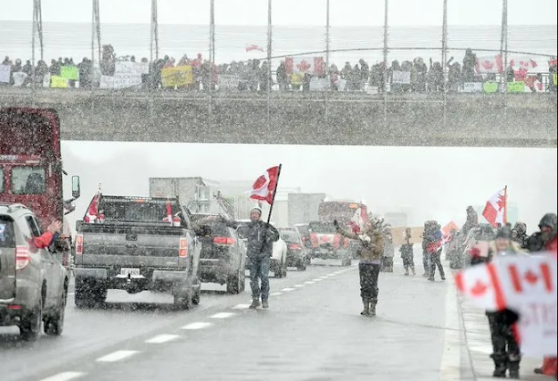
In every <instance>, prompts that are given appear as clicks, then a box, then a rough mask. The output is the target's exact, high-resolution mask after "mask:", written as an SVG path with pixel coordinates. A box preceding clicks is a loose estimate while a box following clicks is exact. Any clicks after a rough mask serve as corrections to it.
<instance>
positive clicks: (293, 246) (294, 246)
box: [289, 243, 302, 250]
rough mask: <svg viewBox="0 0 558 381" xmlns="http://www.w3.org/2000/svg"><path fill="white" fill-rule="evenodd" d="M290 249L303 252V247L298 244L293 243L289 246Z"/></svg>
mask: <svg viewBox="0 0 558 381" xmlns="http://www.w3.org/2000/svg"><path fill="white" fill-rule="evenodd" d="M289 249H290V250H302V246H300V245H299V244H298V243H291V244H290V245H289Z"/></svg>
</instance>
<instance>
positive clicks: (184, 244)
mask: <svg viewBox="0 0 558 381" xmlns="http://www.w3.org/2000/svg"><path fill="white" fill-rule="evenodd" d="M178 256H179V257H180V258H188V239H187V238H180V247H179V249H178Z"/></svg>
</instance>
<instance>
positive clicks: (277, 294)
mask: <svg viewBox="0 0 558 381" xmlns="http://www.w3.org/2000/svg"><path fill="white" fill-rule="evenodd" d="M281 295H283V293H282V292H272V293H271V294H269V296H281Z"/></svg>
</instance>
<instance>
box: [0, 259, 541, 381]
mask: <svg viewBox="0 0 558 381" xmlns="http://www.w3.org/2000/svg"><path fill="white" fill-rule="evenodd" d="M415 260H416V263H417V264H420V263H421V258H420V256H419V255H416V256H415ZM420 273H421V272H420V271H417V275H416V276H408V277H406V276H404V275H403V270H402V266H401V263H400V260H399V259H398V258H396V266H395V272H394V273H392V274H386V273H382V274H381V276H380V302H379V304H378V316H376V317H374V318H371V317H363V316H360V315H359V312H360V311H361V309H362V306H361V303H360V297H359V285H358V270H357V268H356V266H352V267H340V266H323V265H321V266H319V265H315V266H311V267H309V268H308V270H307V271H305V272H297V271H295V270H293V271H290V272H289V274H288V277H287V278H286V279H272V280H271V288H272V296H271V298H270V309H269V310H261V309H260V310H255V311H254V310H249V309H248V308H247V307H248V304H249V303H250V294H249V291H246V292H244V293H242V294H241V295H234V296H231V295H227V294H225V292H224V291H223V289H224V287H219V286H218V285H216V286H213V285H208V286H204V288H205V292H204V293H203V295H202V302H201V304H200V306H198V307H196V308H193V309H192V310H190V311H178V310H175V309H174V308H172V298H171V297H170V296H167V295H164V294H150V293H143V294H138V295H128V294H126V293H123V292H120V291H111V292H109V298H108V299H107V304H106V306H104V308H99V309H92V310H79V309H77V308H75V307H74V305H73V303H69V305H68V309H67V315H66V327H65V331H64V334H63V336H62V337H59V338H49V337H45V336H43V337H42V338H41V340H39V341H38V342H35V343H27V342H22V341H20V340H19V337H18V335H17V332H18V331H17V329H11V328H1V329H0V379H1V380H2V381H16V380H18V381H19V380H23V381H67V380H91V381H93V380H95V381H105V380H106V381H109V380H110V381H112V380H119V381H128V380H130V381H131V380H134V381H141V380H146V381H147V380H165V381H169V380H177V381H178V380H181V381H182V380H191V381H216V380H223V381H225V380H230V381H233V380H234V381H283V380H284V381H322V380H323V381H330V380H332V381H337V380H339V381H347V380H355V381H358V380H374V381H384V380H385V381H400V380H414V381H437V380H440V381H449V380H455V381H465V380H475V381H481V380H485V379H487V380H488V379H490V378H489V376H490V373H491V368H490V364H489V361H490V359H488V354H489V353H490V344H489V343H490V342H489V337H488V333H487V326H486V319H485V317H484V316H483V312H482V311H480V310H478V309H475V308H474V307H471V306H470V305H469V304H467V303H465V302H463V301H459V300H458V299H457V297H456V293H455V287H454V285H453V282H452V280H451V279H448V280H447V281H446V282H442V281H441V280H439V279H438V280H437V281H436V282H434V283H432V282H428V281H426V280H425V279H424V278H423V277H422V276H420ZM449 278H451V276H450V277H449ZM247 288H249V287H247ZM72 296H73V295H70V299H72ZM462 307H463V308H462ZM464 308H465V309H464ZM464 311H465V312H464ZM468 339H469V340H470V342H468V341H467V340H468ZM536 364H537V362H536V361H532V360H527V361H526V364H524V368H525V370H524V373H525V374H526V375H528V377H524V379H527V380H538V379H539V378H537V377H535V376H531V374H530V373H531V371H532V367H534V366H535V365H536Z"/></svg>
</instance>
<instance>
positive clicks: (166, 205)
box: [74, 194, 206, 308]
mask: <svg viewBox="0 0 558 381" xmlns="http://www.w3.org/2000/svg"><path fill="white" fill-rule="evenodd" d="M91 211H94V213H95V215H94V216H92V215H91ZM86 217H87V218H85V219H84V221H78V223H77V227H76V229H77V236H76V242H75V268H74V274H75V278H76V289H75V303H76V306H77V307H80V308H81V307H91V306H94V305H97V304H99V303H103V302H104V301H105V299H106V297H107V290H109V289H120V290H126V291H127V292H128V293H131V294H133V293H139V292H142V291H147V290H149V291H160V292H170V293H171V294H172V295H173V296H174V303H175V305H177V306H179V307H182V308H189V307H190V306H191V305H197V304H198V303H199V302H200V286H201V282H200V274H199V270H200V268H199V260H200V249H201V248H200V244H199V243H198V240H197V237H196V232H195V231H194V226H193V225H192V222H191V221H190V218H189V214H188V212H187V211H185V210H184V209H183V208H182V207H181V206H180V203H179V200H178V199H173V200H168V199H164V198H144V197H121V196H105V195H100V194H99V195H96V196H95V198H94V199H93V201H92V203H91V205H90V207H89V208H88V215H87V216H86ZM85 221H88V222H87V223H86V222H85ZM198 233H199V234H201V235H203V234H206V233H205V232H198Z"/></svg>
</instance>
